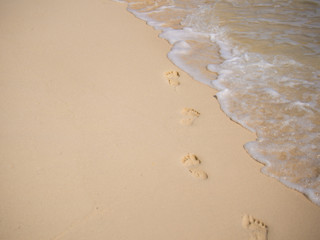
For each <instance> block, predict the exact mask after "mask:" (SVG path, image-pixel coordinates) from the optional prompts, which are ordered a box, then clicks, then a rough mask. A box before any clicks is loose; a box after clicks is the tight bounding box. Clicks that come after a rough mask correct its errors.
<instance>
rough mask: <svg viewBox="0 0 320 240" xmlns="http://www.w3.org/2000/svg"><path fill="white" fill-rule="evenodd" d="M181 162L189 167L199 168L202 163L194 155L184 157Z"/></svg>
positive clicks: (189, 154)
mask: <svg viewBox="0 0 320 240" xmlns="http://www.w3.org/2000/svg"><path fill="white" fill-rule="evenodd" d="M181 162H182V163H183V164H184V165H185V166H187V167H191V166H198V165H199V164H200V163H201V161H200V160H199V159H198V157H197V156H196V155H194V154H192V153H188V154H187V155H186V156H184V157H183V158H182V160H181Z"/></svg>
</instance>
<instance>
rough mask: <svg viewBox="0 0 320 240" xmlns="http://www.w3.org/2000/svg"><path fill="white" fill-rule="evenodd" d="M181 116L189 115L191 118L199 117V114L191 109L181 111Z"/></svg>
mask: <svg viewBox="0 0 320 240" xmlns="http://www.w3.org/2000/svg"><path fill="white" fill-rule="evenodd" d="M181 113H182V114H184V115H189V116H193V117H199V116H200V113H199V112H198V111H196V110H194V109H193V108H184V109H182V111H181Z"/></svg>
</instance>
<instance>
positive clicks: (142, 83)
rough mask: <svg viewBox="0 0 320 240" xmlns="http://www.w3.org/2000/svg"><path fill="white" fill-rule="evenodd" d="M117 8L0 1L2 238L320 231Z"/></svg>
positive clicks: (147, 31) (309, 237) (316, 211)
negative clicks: (261, 171)
mask: <svg viewBox="0 0 320 240" xmlns="http://www.w3.org/2000/svg"><path fill="white" fill-rule="evenodd" d="M125 7H126V6H125V5H124V4H120V3H116V2H112V1H108V0H104V1H103V0H90V1H89V0H80V1H79V0H68V1H66V0H55V1H52V0H51V1H49V0H43V1H36V0H29V1H27V0H20V1H9V0H7V1H1V2H0V36H1V38H0V126H1V127H0V186H1V193H0V201H1V205H0V216H1V219H0V239H1V240H11V239H12V240H20V239H21V240H29V239H30V240H45V239H52V240H58V239H61V240H67V239H74V240H87V239H90V240H100V239H108V240H113V239H114V240H119V239H130V240H138V239H139V240H141V239H156V240H158V239H159V240H160V239H161V240H163V239H169V240H189V239H190V240H191V239H192V240H194V239H201V240H202V239H208V240H215V239H216V240H221V239H225V240H242V239H243V240H248V239H250V235H251V237H252V238H251V239H258V240H264V239H266V226H265V225H267V226H268V239H270V240H286V239H287V240H302V239H303V240H318V239H319V236H320V228H319V222H320V208H319V207H318V206H316V205H314V204H312V203H311V202H310V201H309V200H307V199H306V198H305V197H304V196H303V195H302V194H300V193H298V192H296V191H293V190H290V189H288V188H287V187H285V186H284V185H282V184H281V183H279V182H277V181H276V180H274V179H272V178H269V177H267V176H264V175H263V174H261V173H260V168H261V164H259V163H257V162H256V161H254V160H253V159H252V158H250V156H249V155H247V153H246V152H245V150H244V149H243V147H242V146H243V144H244V143H246V142H248V141H252V140H254V139H255V135H254V134H252V133H250V132H248V131H247V130H245V129H243V128H242V127H241V126H239V125H237V124H236V123H234V122H232V121H230V120H229V119H228V118H227V117H226V116H225V114H224V113H222V112H221V111H220V108H219V105H218V103H217V101H216V100H215V99H214V98H213V95H214V94H215V91H214V90H213V89H210V88H209V87H207V86H205V85H202V84H200V83H198V82H196V81H194V80H192V79H191V78H190V77H189V76H188V75H186V74H185V73H183V72H181V71H180V70H179V69H178V68H177V67H175V66H174V65H173V64H172V63H170V62H169V61H168V60H167V58H166V53H167V52H168V51H169V48H170V46H169V45H168V44H167V42H165V41H164V40H161V39H159V38H157V34H158V33H157V32H156V31H154V30H152V28H151V27H149V26H146V25H145V24H144V22H142V21H141V20H138V19H136V18H135V17H134V16H132V15H131V14H129V13H128V12H127V11H126V10H125ZM167 71H179V76H176V75H175V73H173V74H167V75H166V74H165V73H166V72H167ZM169 80H170V81H169ZM170 83H171V84H170ZM178 84H179V85H178ZM189 153H190V154H189ZM188 154H189V155H188ZM193 154H194V155H193ZM206 177H208V178H206ZM250 216H253V218H254V219H253V218H252V217H250ZM255 219H256V220H255ZM258 220H260V221H262V222H263V223H262V222H258Z"/></svg>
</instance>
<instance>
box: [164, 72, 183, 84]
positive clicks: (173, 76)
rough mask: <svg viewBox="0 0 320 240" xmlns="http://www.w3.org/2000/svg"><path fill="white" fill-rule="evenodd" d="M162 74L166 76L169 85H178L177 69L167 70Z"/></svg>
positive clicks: (178, 75) (178, 74)
mask: <svg viewBox="0 0 320 240" xmlns="http://www.w3.org/2000/svg"><path fill="white" fill-rule="evenodd" d="M164 76H165V77H166V78H167V80H168V83H169V85H170V86H174V87H176V86H179V85H180V82H179V78H180V73H179V72H177V71H168V72H165V73H164Z"/></svg>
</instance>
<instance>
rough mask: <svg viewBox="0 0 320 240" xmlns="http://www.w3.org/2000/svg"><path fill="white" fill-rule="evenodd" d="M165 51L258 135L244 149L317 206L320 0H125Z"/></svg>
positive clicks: (269, 172) (319, 196) (319, 200)
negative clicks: (165, 45) (154, 31)
mask: <svg viewBox="0 0 320 240" xmlns="http://www.w3.org/2000/svg"><path fill="white" fill-rule="evenodd" d="M122 2H127V3H128V4H129V5H128V10H129V11H131V12H132V13H133V14H135V15H136V16H137V17H139V18H141V19H143V20H145V21H147V22H148V24H149V25H151V26H153V27H154V28H156V29H160V30H162V33H161V34H160V37H162V38H164V39H167V40H168V41H169V42H170V43H171V44H172V45H173V47H172V49H171V51H170V53H169V54H168V57H169V58H170V60H172V61H173V62H174V63H175V64H176V65H177V66H179V67H180V68H181V69H183V70H184V71H186V72H187V73H189V74H190V75H191V76H192V77H193V78H194V79H195V80H197V81H200V82H203V83H205V84H208V85H209V86H211V87H213V88H215V89H217V90H219V93H218V94H217V97H218V100H219V102H220V104H221V107H222V109H223V111H224V112H225V113H226V114H227V115H228V116H229V117H230V118H232V119H233V120H234V121H236V122H238V123H240V124H241V125H243V126H244V127H246V128H248V129H250V130H251V131H253V132H255V133H256V134H257V140H256V141H254V142H250V143H247V144H246V145H245V149H246V150H247V151H248V153H249V154H250V155H251V156H252V157H253V158H255V159H256V160H258V161H259V162H262V163H264V164H265V166H264V168H263V169H262V172H263V173H265V174H267V175H269V176H272V177H274V178H277V179H278V180H279V181H281V182H282V183H284V184H285V185H287V186H289V187H291V188H294V189H296V190H298V191H300V192H302V193H304V194H305V195H306V196H308V197H309V199H310V200H311V201H313V202H314V203H316V204H317V205H319V206H320V67H319V66H320V1H301V0H291V1H290V0H289V1H288V0H287V1H272V0H259V1H258V0H220V1H219V0H207V1H205V0H183V1H182V0H148V1H142V0H140V1H137V0H127V1H122Z"/></svg>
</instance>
